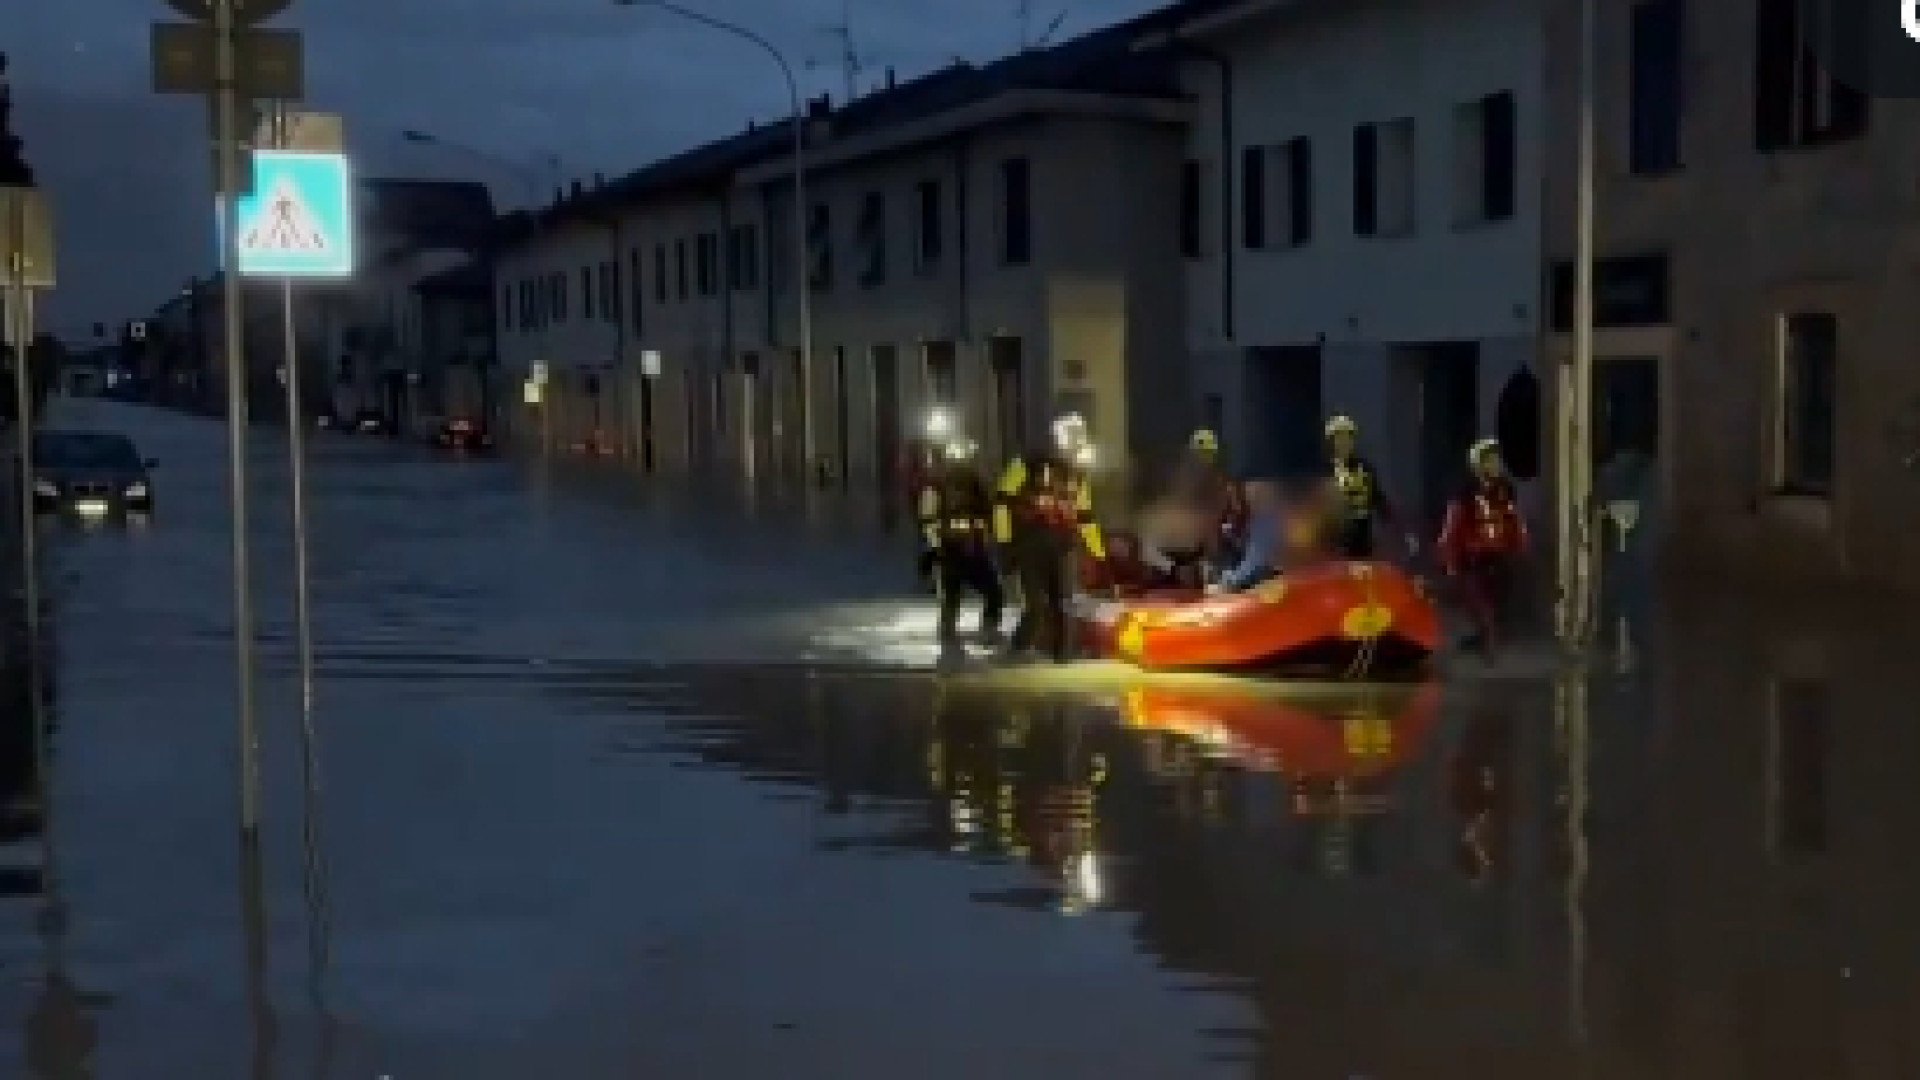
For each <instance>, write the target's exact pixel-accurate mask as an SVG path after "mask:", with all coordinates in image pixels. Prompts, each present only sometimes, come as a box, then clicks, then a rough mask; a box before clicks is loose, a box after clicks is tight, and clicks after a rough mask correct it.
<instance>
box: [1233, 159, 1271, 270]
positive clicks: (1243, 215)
mask: <svg viewBox="0 0 1920 1080" xmlns="http://www.w3.org/2000/svg"><path fill="white" fill-rule="evenodd" d="M1240 233H1241V236H1240V240H1241V243H1243V244H1245V245H1246V246H1247V247H1249V248H1253V249H1256V250H1257V249H1259V248H1263V247H1266V246H1267V148H1266V147H1264V146H1249V147H1247V148H1245V149H1244V150H1242V151H1241V152H1240Z"/></svg>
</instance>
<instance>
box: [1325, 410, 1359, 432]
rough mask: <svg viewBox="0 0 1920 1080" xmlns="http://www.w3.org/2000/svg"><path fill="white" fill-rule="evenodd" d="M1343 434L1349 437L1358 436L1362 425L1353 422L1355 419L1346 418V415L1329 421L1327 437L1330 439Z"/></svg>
mask: <svg viewBox="0 0 1920 1080" xmlns="http://www.w3.org/2000/svg"><path fill="white" fill-rule="evenodd" d="M1342 433H1344V434H1347V435H1358V434H1360V425H1359V424H1356V423H1354V422H1353V417H1351V416H1344V415H1343V416H1336V417H1333V418H1332V419H1330V420H1328V421H1327V437H1328V438H1332V437H1333V436H1335V435H1339V434H1342Z"/></svg>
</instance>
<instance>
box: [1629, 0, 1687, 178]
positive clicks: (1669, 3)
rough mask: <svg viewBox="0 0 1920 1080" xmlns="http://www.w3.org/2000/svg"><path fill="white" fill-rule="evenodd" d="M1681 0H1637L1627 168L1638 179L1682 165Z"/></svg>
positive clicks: (1634, 19)
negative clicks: (1638, 177) (1639, 176)
mask: <svg viewBox="0 0 1920 1080" xmlns="http://www.w3.org/2000/svg"><path fill="white" fill-rule="evenodd" d="M1684 10H1685V9H1684V8H1683V7H1682V0H1640V3H1637V4H1635V5H1634V7H1633V21H1632V25H1631V27H1630V30H1629V33H1630V35H1631V37H1632V42H1631V44H1630V45H1629V47H1628V48H1629V53H1630V57H1631V59H1630V61H1629V64H1630V68H1629V72H1628V80H1629V86H1628V92H1627V98H1628V100H1627V168H1628V169H1629V170H1630V171H1632V172H1634V173H1635V174H1637V175H1641V176H1649V175H1658V174H1660V173H1667V172H1672V171H1673V170H1675V169H1678V168H1679V167H1680V108H1681V100H1680V96H1681V83H1680V78H1681V76H1680V68H1681V63H1682V52H1681V49H1682V43H1683V40H1684V38H1683V35H1684V32H1685V31H1684V29H1683V27H1684V22H1685V16H1684Z"/></svg>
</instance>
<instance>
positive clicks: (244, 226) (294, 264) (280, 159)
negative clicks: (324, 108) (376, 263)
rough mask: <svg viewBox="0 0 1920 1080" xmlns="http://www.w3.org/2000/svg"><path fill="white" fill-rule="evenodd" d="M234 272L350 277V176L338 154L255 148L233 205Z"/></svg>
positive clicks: (351, 181)
mask: <svg viewBox="0 0 1920 1080" xmlns="http://www.w3.org/2000/svg"><path fill="white" fill-rule="evenodd" d="M238 216H239V219H240V229H239V237H238V242H237V244H236V247H237V248H238V256H239V267H240V276H242V277H279V278H296V277H297V278H343V277H351V276H352V275H353V240H354V236H353V232H354V229H353V224H354V223H353V177H352V173H351V170H350V169H349V168H348V166H347V158H346V155H344V154H313V153H300V152H295V151H287V150H259V151H255V152H254V155H253V193H252V194H251V195H246V196H243V197H242V198H241V199H240V204H239V215H238Z"/></svg>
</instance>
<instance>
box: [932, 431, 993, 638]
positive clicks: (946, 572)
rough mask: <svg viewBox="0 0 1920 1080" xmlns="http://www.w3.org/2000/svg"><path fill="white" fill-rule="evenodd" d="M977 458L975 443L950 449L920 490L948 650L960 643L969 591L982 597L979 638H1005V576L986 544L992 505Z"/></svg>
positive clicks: (960, 442) (953, 444) (942, 634)
mask: <svg viewBox="0 0 1920 1080" xmlns="http://www.w3.org/2000/svg"><path fill="white" fill-rule="evenodd" d="M977 454H978V447H976V446H975V445H974V444H973V443H971V442H966V441H964V440H954V441H953V442H951V443H949V444H948V446H947V452H946V454H945V456H944V458H943V460H942V461H941V463H940V465H939V466H938V468H937V469H936V470H935V471H934V472H933V474H932V475H931V476H930V477H929V478H928V480H927V483H926V486H924V487H922V488H921V489H920V506H919V511H920V535H921V538H922V540H923V541H924V542H925V544H926V549H927V550H928V551H930V552H932V553H933V562H934V580H935V584H936V587H937V588H938V590H939V593H940V621H939V634H940V643H941V645H943V646H953V645H955V644H957V643H958V641H959V629H958V623H959V619H960V601H961V599H962V598H963V597H964V596H965V594H966V592H967V590H969V589H971V590H973V591H974V592H977V593H979V594H980V636H981V637H982V638H984V639H987V640H989V641H991V640H993V639H995V638H997V637H998V636H999V633H1000V609H1001V605H1002V603H1003V599H1002V594H1001V591H1000V574H999V571H997V570H996V569H994V565H993V552H992V550H991V548H989V547H988V539H987V529H988V518H989V516H990V515H991V514H992V512H993V499H992V496H991V495H989V494H988V491H987V481H986V478H985V477H983V476H981V475H980V470H979V468H978V467H977V465H976V464H975V461H976V458H977Z"/></svg>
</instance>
